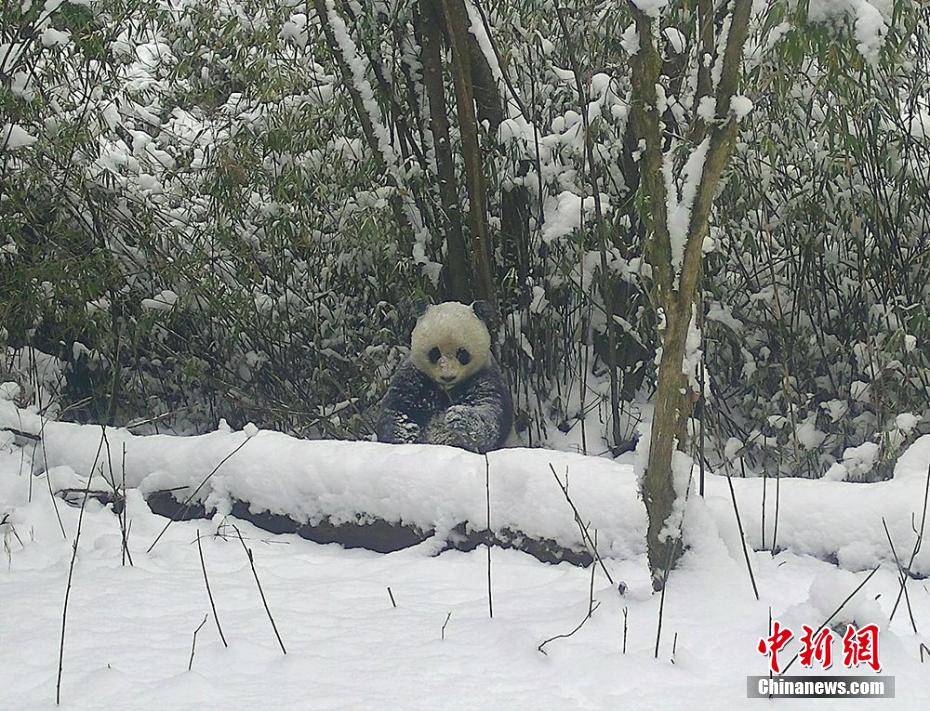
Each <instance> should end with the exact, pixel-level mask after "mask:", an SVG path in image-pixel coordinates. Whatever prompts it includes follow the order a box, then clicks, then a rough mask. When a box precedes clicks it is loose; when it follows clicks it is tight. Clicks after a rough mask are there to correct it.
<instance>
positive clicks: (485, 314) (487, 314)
mask: <svg viewBox="0 0 930 711" xmlns="http://www.w3.org/2000/svg"><path fill="white" fill-rule="evenodd" d="M471 310H472V311H474V312H475V316H477V317H478V318H480V319H481V320H482V321H484V322H485V323H491V318H492V317H493V316H494V312H493V311H492V310H491V305H490V304H489V303H488V302H487V301H475V302H473V303H472V305H471Z"/></svg>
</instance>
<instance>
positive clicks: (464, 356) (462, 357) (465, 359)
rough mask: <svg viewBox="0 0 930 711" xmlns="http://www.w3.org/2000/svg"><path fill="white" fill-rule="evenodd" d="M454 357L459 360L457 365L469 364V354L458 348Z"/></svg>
mask: <svg viewBox="0 0 930 711" xmlns="http://www.w3.org/2000/svg"><path fill="white" fill-rule="evenodd" d="M455 357H456V358H458V359H459V363H461V364H462V365H468V364H469V363H471V353H469V352H468V351H466V350H465V349H464V348H459V352H458V353H456V354H455Z"/></svg>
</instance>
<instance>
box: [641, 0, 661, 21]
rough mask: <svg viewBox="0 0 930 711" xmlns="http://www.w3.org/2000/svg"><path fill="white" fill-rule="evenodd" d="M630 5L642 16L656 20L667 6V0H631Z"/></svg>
mask: <svg viewBox="0 0 930 711" xmlns="http://www.w3.org/2000/svg"><path fill="white" fill-rule="evenodd" d="M632 3H633V4H634V5H635V6H636V7H637V8H638V9H639V10H641V11H642V12H643V13H644V14H646V15H648V16H649V17H651V18H653V19H656V18H658V17H659V15H660V14H661V13H662V10H663V9H664V8H665V6H666V5H668V0H632Z"/></svg>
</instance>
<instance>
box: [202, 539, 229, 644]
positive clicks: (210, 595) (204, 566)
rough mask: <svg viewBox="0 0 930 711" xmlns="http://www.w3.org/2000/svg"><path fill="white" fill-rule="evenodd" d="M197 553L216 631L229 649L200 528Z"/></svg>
mask: <svg viewBox="0 0 930 711" xmlns="http://www.w3.org/2000/svg"><path fill="white" fill-rule="evenodd" d="M197 552H198V553H199V554H200V569H201V570H202V571H203V584H204V585H205V586H206V587H207V597H208V598H210V609H212V610H213V620H214V621H215V622H216V630H217V632H219V633H220V639H221V640H223V646H224V647H229V645H228V644H227V643H226V635H224V634H223V627H222V626H221V625H220V617H219V615H217V614H216V603H215V602H213V593H212V592H211V591H210V580H209V579H208V578H207V564H206V563H205V562H204V560H203V546H201V545H200V529H199V528H198V529H197Z"/></svg>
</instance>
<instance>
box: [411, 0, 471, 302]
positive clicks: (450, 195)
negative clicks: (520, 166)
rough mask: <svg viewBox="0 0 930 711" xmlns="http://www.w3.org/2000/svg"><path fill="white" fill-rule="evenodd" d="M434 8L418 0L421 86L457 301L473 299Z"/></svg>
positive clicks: (447, 269)
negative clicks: (428, 115)
mask: <svg viewBox="0 0 930 711" xmlns="http://www.w3.org/2000/svg"><path fill="white" fill-rule="evenodd" d="M440 20H441V18H440V16H439V14H438V13H437V8H436V7H435V4H434V3H433V2H431V0H420V22H421V44H422V50H423V52H422V56H421V62H422V63H423V85H424V87H425V88H426V95H427V99H428V100H429V114H430V133H432V135H433V152H434V153H435V154H436V174H437V176H438V178H439V199H440V201H441V203H442V224H443V227H444V228H445V237H446V255H445V260H444V262H445V263H444V265H443V266H444V269H443V282H444V285H445V289H446V292H447V294H448V295H449V296H451V297H452V298H453V299H455V300H457V301H463V302H469V301H471V300H472V299H473V298H474V294H473V292H472V289H471V283H472V279H471V265H470V264H469V260H468V248H467V246H466V244H465V235H464V234H463V233H462V210H461V208H460V206H459V195H458V185H457V183H456V180H455V164H454V162H453V160H452V143H451V140H450V137H449V117H448V116H447V114H446V96H445V86H444V84H443V80H442V53H441V42H442V26H441V24H440Z"/></svg>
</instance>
